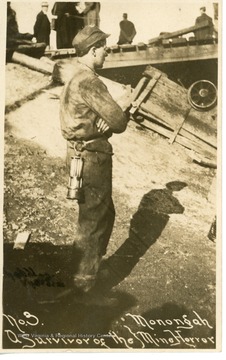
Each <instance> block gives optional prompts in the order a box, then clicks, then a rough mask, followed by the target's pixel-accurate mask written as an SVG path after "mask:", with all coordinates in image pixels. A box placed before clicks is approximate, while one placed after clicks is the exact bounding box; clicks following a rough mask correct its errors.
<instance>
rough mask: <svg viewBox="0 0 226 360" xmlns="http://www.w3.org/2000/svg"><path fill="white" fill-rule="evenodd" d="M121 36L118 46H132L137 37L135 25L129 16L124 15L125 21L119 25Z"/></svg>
mask: <svg viewBox="0 0 226 360" xmlns="http://www.w3.org/2000/svg"><path fill="white" fill-rule="evenodd" d="M119 27H120V34H119V40H118V45H122V44H132V41H133V38H134V37H135V35H136V33H137V32H136V29H135V26H134V24H133V23H132V22H131V21H129V20H128V15H127V14H123V20H122V21H120V23H119Z"/></svg>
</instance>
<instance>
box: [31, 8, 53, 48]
mask: <svg viewBox="0 0 226 360" xmlns="http://www.w3.org/2000/svg"><path fill="white" fill-rule="evenodd" d="M41 7H42V10H41V11H40V12H39V13H38V15H37V17H36V22H35V25H34V37H35V38H36V40H37V42H38V43H40V42H44V43H45V44H46V45H47V46H49V36H50V21H49V18H48V16H47V12H48V8H49V4H48V2H46V1H43V2H42V4H41Z"/></svg>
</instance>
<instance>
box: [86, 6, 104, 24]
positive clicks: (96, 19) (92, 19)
mask: <svg viewBox="0 0 226 360" xmlns="http://www.w3.org/2000/svg"><path fill="white" fill-rule="evenodd" d="M83 14H84V24H85V26H86V25H95V26H97V27H99V26H100V3H99V2H85V9H84V11H83Z"/></svg>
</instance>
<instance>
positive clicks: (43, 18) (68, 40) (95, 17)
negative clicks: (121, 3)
mask: <svg viewBox="0 0 226 360" xmlns="http://www.w3.org/2000/svg"><path fill="white" fill-rule="evenodd" d="M41 7H42V9H41V11H40V12H39V13H38V15H37V18H36V22H35V25H34V37H35V38H36V39H37V42H45V43H46V45H49V42H50V41H49V40H50V32H51V30H55V31H56V46H57V48H58V49H63V48H70V47H71V46H72V41H73V39H74V37H75V35H76V34H77V33H78V32H79V31H80V30H81V29H83V28H84V26H86V25H91V26H92V25H93V26H97V27H99V25H100V7H101V6H100V3H99V2H84V3H83V2H55V4H54V6H53V8H52V10H51V13H52V16H53V18H52V19H51V21H50V20H49V17H48V2H42V4H41ZM119 27H120V35H119V40H118V45H122V44H131V43H132V41H133V38H134V37H135V35H136V29H135V26H134V24H133V23H132V22H131V21H129V20H128V15H127V14H126V13H124V14H123V20H122V21H120V23H119Z"/></svg>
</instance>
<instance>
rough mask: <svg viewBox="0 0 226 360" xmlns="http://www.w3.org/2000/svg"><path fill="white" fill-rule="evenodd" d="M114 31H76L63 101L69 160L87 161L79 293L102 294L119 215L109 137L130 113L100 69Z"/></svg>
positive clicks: (77, 264)
mask: <svg viewBox="0 0 226 360" xmlns="http://www.w3.org/2000/svg"><path fill="white" fill-rule="evenodd" d="M108 36H109V35H108V34H105V33H104V32H103V31H101V30H100V29H99V28H98V27H96V26H86V27H84V28H83V29H82V30H81V31H80V32H79V33H78V34H77V35H76V36H75V38H74V40H73V46H74V47H75V50H76V54H77V56H78V62H77V64H76V68H75V73H74V75H73V78H72V79H71V80H70V81H69V82H68V83H67V84H66V85H65V87H64V90H63V92H62V95H61V105H60V120H61V129H62V135H63V137H64V138H65V139H66V140H67V159H68V162H70V160H71V157H73V156H75V155H76V156H77V157H78V158H79V159H80V160H81V161H82V163H83V170H82V171H81V172H82V189H83V198H82V199H80V200H78V203H79V215H78V224H77V233H76V234H75V240H74V263H73V266H74V278H73V280H74V286H75V289H76V290H77V292H78V291H80V292H81V296H83V297H84V296H85V297H86V298H87V296H88V298H89V299H95V298H96V296H97V297H98V294H96V293H95V292H94V290H93V289H94V285H95V280H96V275H97V272H98V270H99V266H100V262H101V259H102V256H103V255H104V254H105V253H106V248H107V245H108V242H109V239H110V236H111V232H112V228H113V224H114V219H115V210H114V204H113V201H112V155H113V152H112V146H111V144H110V143H109V141H108V138H109V137H110V136H111V135H112V134H113V133H122V132H123V131H125V129H126V127H127V117H126V115H125V114H124V112H123V110H122V109H121V107H119V105H118V104H117V103H116V102H115V101H114V100H113V98H112V97H111V95H110V94H109V92H108V90H107V88H106V86H105V85H104V84H103V82H102V81H101V80H100V79H99V77H98V75H97V74H96V72H95V71H96V69H98V68H102V67H103V64H104V60H105V57H106V56H107V53H106V39H107V37H108ZM128 105H129V104H128ZM86 294H87V295H86ZM90 295H91V296H90Z"/></svg>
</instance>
